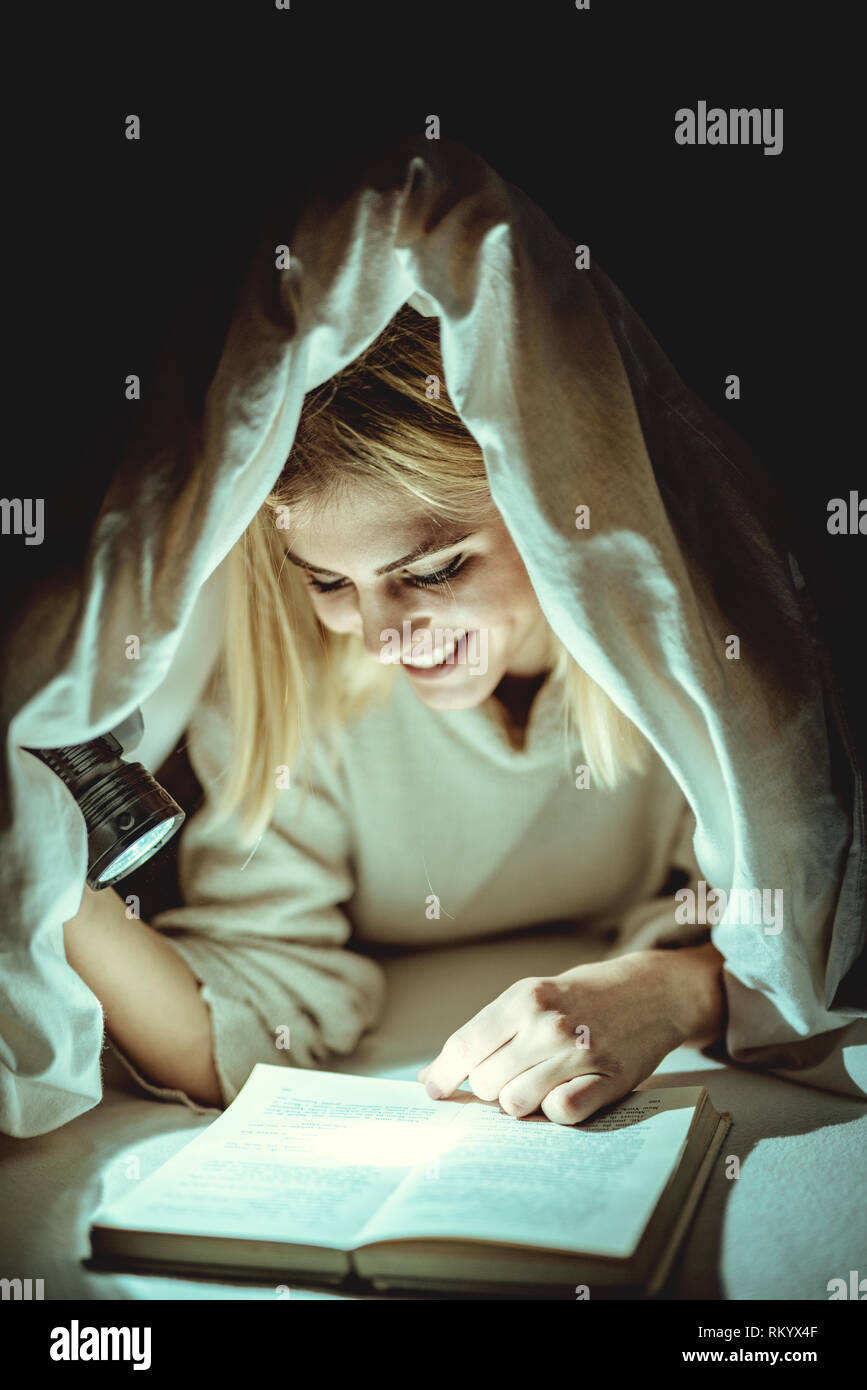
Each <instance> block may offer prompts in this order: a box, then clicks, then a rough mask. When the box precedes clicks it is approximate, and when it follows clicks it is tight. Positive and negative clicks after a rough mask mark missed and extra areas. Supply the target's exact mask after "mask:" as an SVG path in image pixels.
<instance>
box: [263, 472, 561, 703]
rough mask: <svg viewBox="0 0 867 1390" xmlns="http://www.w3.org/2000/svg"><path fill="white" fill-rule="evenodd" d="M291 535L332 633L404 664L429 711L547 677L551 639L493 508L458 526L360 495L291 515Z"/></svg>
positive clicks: (396, 502)
mask: <svg viewBox="0 0 867 1390" xmlns="http://www.w3.org/2000/svg"><path fill="white" fill-rule="evenodd" d="M283 534H285V535H286V537H287V541H288V546H287V557H288V559H289V560H291V561H293V562H294V563H295V564H299V565H301V566H302V568H303V569H304V570H305V576H306V580H307V584H308V587H309V589H310V595H311V598H312V600H313V606H314V609H315V611H316V614H317V617H318V618H319V620H320V622H321V623H322V625H323V626H324V627H326V628H328V629H329V630H330V631H331V632H336V633H355V634H357V635H358V636H359V637H361V638H362V639H363V641H364V645H365V648H366V649H367V651H368V653H369V655H370V656H371V658H372V659H373V660H375V661H386V662H391V661H399V662H401V665H402V669H403V671H404V672H405V673H406V676H407V678H408V679H409V680H410V681H411V682H412V685H413V688H414V689H415V691H416V694H417V695H418V696H419V698H420V699H421V700H422V701H423V702H424V703H425V704H426V705H430V706H431V708H433V709H467V708H469V707H470V706H474V705H478V704H480V703H481V702H482V701H483V700H485V699H487V697H488V696H489V695H491V694H492V693H493V691H494V690H496V688H497V686H498V685H499V683H500V681H501V680H502V679H503V677H504V676H506V675H510V676H535V675H539V674H541V673H542V672H543V671H545V670H547V669H548V667H549V665H550V656H549V642H550V629H549V627H548V624H547V622H546V621H545V618H544V615H543V614H542V610H541V609H540V607H539V604H538V601H537V599H536V594H535V591H534V590H533V586H532V585H531V583H530V579H529V576H528V574H527V571H526V569H525V568H524V564H523V561H522V560H521V557H520V555H519V554H518V552H517V550H516V549H515V546H514V544H513V542H512V538H511V536H510V535H509V532H508V531H507V529H506V526H505V524H504V522H503V519H502V517H501V516H500V513H499V512H498V511H497V509H496V507H495V506H494V504H493V502H491V503H490V506H489V508H488V509H486V511H485V512H484V514H483V515H482V516H481V518H479V516H478V514H476V515H474V516H473V518H472V519H467V520H466V521H464V522H456V523H452V522H449V521H447V520H445V519H443V518H439V517H435V516H432V515H431V513H430V511H429V509H427V508H426V507H425V506H424V504H423V503H421V502H416V501H415V500H414V499H413V498H412V497H411V496H410V495H409V494H404V493H400V494H397V493H395V494H394V495H393V497H392V498H391V499H390V500H383V497H382V496H381V495H380V494H379V493H374V492H373V491H372V490H371V489H368V488H365V487H364V486H362V485H360V484H359V485H355V486H352V487H351V488H347V489H346V490H345V491H342V492H341V493H340V494H339V495H336V496H334V497H333V498H332V497H327V498H325V499H324V500H323V499H319V500H317V501H316V502H315V503H314V502H310V503H303V504H298V505H296V506H293V507H292V508H291V513H290V528H289V530H288V531H287V532H284V533H283ZM420 551H424V552H425V553H424V554H423V555H422V554H420V553H419V552H420Z"/></svg>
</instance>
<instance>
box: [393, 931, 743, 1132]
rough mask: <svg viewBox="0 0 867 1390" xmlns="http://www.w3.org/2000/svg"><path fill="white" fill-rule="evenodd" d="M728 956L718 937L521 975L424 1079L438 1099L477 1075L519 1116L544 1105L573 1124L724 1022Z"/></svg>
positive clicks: (474, 1081)
mask: <svg viewBox="0 0 867 1390" xmlns="http://www.w3.org/2000/svg"><path fill="white" fill-rule="evenodd" d="M721 967H722V957H721V956H720V954H719V952H718V951H717V950H716V948H715V947H714V946H712V945H710V944H707V945H705V946H697V947H683V948H680V949H676V950H646V951H635V952H632V953H630V954H627V955H624V956H619V957H618V958H617V959H615V960H611V961H600V962H597V963H594V964H592V965H579V966H576V967H575V968H574V969H573V970H566V971H564V972H563V973H562V974H561V975H553V976H533V977H531V978H529V979H525V980H518V981H517V983H516V984H514V985H512V986H511V987H510V988H509V989H507V990H505V991H504V992H503V993H502V994H501V995H500V996H499V998H497V999H495V1000H494V1002H493V1003H492V1004H488V1005H487V1006H486V1007H485V1008H484V1009H482V1010H481V1011H480V1012H479V1013H477V1014H476V1016H475V1018H473V1019H471V1020H470V1022H469V1023H466V1024H464V1026H463V1027H462V1028H460V1029H458V1031H457V1032H456V1033H453V1034H452V1036H451V1037H450V1038H449V1039H448V1041H447V1042H446V1044H445V1046H444V1048H443V1050H442V1051H441V1052H440V1054H439V1056H438V1057H437V1058H435V1060H434V1061H433V1062H431V1063H429V1064H428V1066H426V1067H423V1068H422V1070H421V1071H420V1072H419V1073H418V1079H419V1080H420V1081H424V1082H426V1084H427V1090H428V1092H429V1094H430V1095H432V1096H434V1097H435V1098H436V1099H444V1098H445V1097H447V1096H450V1095H451V1094H452V1093H453V1092H454V1091H455V1090H457V1088H458V1087H459V1086H460V1084H461V1082H463V1081H465V1080H466V1079H469V1083H470V1086H471V1087H472V1090H473V1091H474V1092H475V1094H476V1095H477V1096H478V1097H479V1098H480V1100H499V1102H500V1105H501V1106H502V1108H503V1109H504V1110H505V1111H506V1112H507V1113H508V1114H510V1115H515V1116H520V1115H531V1114H533V1112H534V1111H536V1110H538V1109H539V1107H540V1106H541V1108H542V1111H543V1113H544V1114H545V1115H547V1116H548V1119H549V1120H554V1121H555V1122H556V1123H557V1124H564V1125H571V1124H577V1123H579V1122H580V1121H582V1120H586V1119H587V1118H588V1117H589V1116H590V1115H592V1114H593V1113H594V1112H595V1111H596V1110H598V1109H599V1108H600V1106H603V1105H607V1104H609V1103H610V1102H612V1101H615V1100H619V1099H620V1098H621V1097H622V1096H625V1095H628V1093H629V1092H630V1091H631V1090H633V1089H634V1087H635V1086H637V1085H638V1083H639V1082H641V1081H644V1080H646V1078H647V1077H648V1076H650V1075H651V1074H652V1073H653V1072H654V1071H655V1070H656V1068H657V1066H658V1065H659V1063H660V1062H661V1061H662V1059H663V1057H665V1055H666V1054H667V1053H668V1052H671V1051H672V1049H673V1048H675V1047H678V1046H680V1045H681V1044H682V1043H685V1042H694V1043H696V1044H698V1045H705V1044H706V1043H708V1042H710V1041H712V1040H713V1039H715V1038H716V1037H719V1036H720V1034H721V1033H722V1031H723V1030H724V1026H725V1003H724V994H723V988H722V978H721Z"/></svg>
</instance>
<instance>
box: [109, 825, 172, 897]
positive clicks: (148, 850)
mask: <svg viewBox="0 0 867 1390" xmlns="http://www.w3.org/2000/svg"><path fill="white" fill-rule="evenodd" d="M183 819H184V818H183V816H172V817H170V819H169V820H165V821H162V822H161V823H160V824H159V825H153V826H151V828H150V830H146V831H145V833H144V835H140V836H139V838H138V839H137V840H133V842H132V844H131V845H127V847H126V849H125V850H123V851H122V852H121V853H120V854H119V855H118V856H117V858H116V859H112V861H111V863H110V864H108V865H107V867H106V868H105V869H103V871H102V873H101V874H100V875H99V886H100V887H101V888H107V887H108V886H109V884H111V883H114V882H115V881H116V880H117V879H119V878H123V877H124V876H125V875H126V874H128V873H129V872H130V870H131V869H133V868H134V867H135V865H136V864H140V863H142V862H143V861H144V860H145V859H150V857H151V855H152V854H155V853H156V851H157V849H158V848H159V846H160V845H161V844H162V843H163V841H164V840H168V839H169V838H170V836H172V835H173V834H174V833H175V830H176V829H177V828H178V825H179V824H180V822H181V821H182V820H183Z"/></svg>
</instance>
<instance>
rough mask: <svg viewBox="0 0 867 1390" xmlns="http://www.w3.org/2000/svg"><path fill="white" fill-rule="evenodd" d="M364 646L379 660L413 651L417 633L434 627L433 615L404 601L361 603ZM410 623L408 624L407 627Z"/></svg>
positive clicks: (389, 659) (388, 659)
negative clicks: (421, 611) (432, 625)
mask: <svg viewBox="0 0 867 1390" xmlns="http://www.w3.org/2000/svg"><path fill="white" fill-rule="evenodd" d="M359 613H360V619H361V634H362V638H363V641H364V648H365V651H367V653H368V654H369V655H370V656H372V657H374V658H375V660H377V661H381V660H383V659H384V660H386V661H393V660H394V659H395V657H396V654H397V653H398V652H400V653H401V655H406V654H408V653H409V651H410V646H411V641H412V638H413V637H414V636H415V634H416V633H418V632H421V631H422V630H423V629H424V628H426V627H429V626H430V622H431V620H430V617H429V616H428V615H423V614H421V613H420V612H419V610H418V607H417V606H415V605H413V604H412V603H408V602H406V600H404V601H402V602H401V601H394V602H388V601H384V602H379V603H365V602H364V601H363V600H362V601H361V602H360V603H359ZM405 624H406V626H404V625H405Z"/></svg>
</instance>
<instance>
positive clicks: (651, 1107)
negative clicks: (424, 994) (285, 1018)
mask: <svg viewBox="0 0 867 1390" xmlns="http://www.w3.org/2000/svg"><path fill="white" fill-rule="evenodd" d="M730 1123H731V1120H730V1116H728V1115H720V1114H718V1113H717V1112H716V1110H714V1108H713V1106H712V1104H711V1102H710V1098H709V1096H708V1094H707V1091H706V1090H705V1089H704V1087H702V1086H676V1087H671V1088H670V1089H664V1088H663V1089H659V1090H637V1091H633V1092H632V1093H631V1095H629V1096H627V1097H626V1098H625V1099H624V1100H622V1101H620V1102H618V1103H617V1104H616V1105H613V1106H609V1107H607V1108H606V1109H605V1110H604V1111H602V1112H598V1113H597V1114H596V1115H595V1116H593V1117H592V1118H591V1119H590V1120H587V1121H585V1122H584V1123H583V1124H581V1125H574V1126H563V1125H558V1124H554V1123H553V1122H552V1121H550V1120H548V1119H547V1118H546V1117H545V1116H544V1115H542V1114H541V1112H540V1113H538V1114H536V1115H533V1116H529V1117H527V1118H525V1119H515V1118H514V1117H513V1116H510V1115H507V1114H505V1113H504V1112H503V1111H502V1110H501V1109H500V1107H499V1105H498V1104H497V1102H496V1101H493V1102H487V1101H481V1100H479V1099H478V1098H477V1097H476V1096H474V1095H473V1094H472V1093H471V1092H465V1091H459V1092H457V1093H456V1094H455V1096H454V1097H453V1098H452V1099H450V1100H436V1101H435V1100H431V1099H430V1097H429V1096H428V1094H427V1092H426V1091H425V1089H424V1087H423V1086H422V1085H421V1084H420V1083H419V1082H415V1081H381V1080H377V1079H374V1078H369V1077H359V1076H344V1075H342V1074H339V1073H335V1072H323V1071H308V1070H302V1069H298V1068H294V1067H282V1066H266V1065H264V1064H262V1063H260V1064H259V1065H257V1066H256V1067H255V1068H254V1069H253V1071H252V1072H251V1074H250V1077H249V1079H248V1081H247V1082H246V1084H245V1085H244V1087H243V1089H242V1090H241V1091H240V1092H239V1093H238V1095H237V1096H236V1097H235V1099H234V1101H233V1102H232V1104H231V1105H230V1106H229V1107H228V1108H227V1109H226V1110H225V1111H224V1112H223V1114H222V1115H221V1116H220V1117H219V1119H217V1120H215V1121H214V1122H213V1123H212V1124H211V1125H209V1126H208V1128H207V1129H205V1130H203V1131H202V1132H201V1133H200V1134H199V1135H197V1137H196V1138H195V1139H193V1140H191V1141H190V1142H189V1143H188V1144H186V1145H185V1146H184V1147H183V1148H182V1149H181V1150H180V1151H179V1152H178V1153H176V1154H175V1155H174V1157H172V1158H170V1159H169V1160H168V1161H167V1162H166V1163H164V1164H163V1165H162V1166H161V1167H160V1168H158V1169H157V1170H156V1171H155V1172H154V1173H152V1174H151V1175H150V1176H149V1177H147V1178H145V1179H143V1180H142V1181H141V1182H140V1183H139V1185H138V1186H137V1187H136V1188H135V1189H134V1190H133V1191H131V1192H129V1193H128V1194H126V1195H125V1196H123V1197H122V1198H120V1199H119V1200H118V1201H116V1202H114V1203H112V1204H111V1205H109V1206H105V1207H103V1208H102V1209H101V1210H100V1211H99V1212H97V1214H96V1217H95V1220H94V1224H93V1225H92V1227H91V1245H92V1253H93V1261H92V1263H93V1264H94V1265H96V1266H97V1267H109V1268H114V1269H118V1268H122V1269H132V1270H137V1271H141V1272H147V1271H152V1272H156V1271H163V1272H176V1273H186V1274H191V1273H193V1274H198V1275H199V1276H200V1277H202V1276H205V1277H207V1276H208V1275H211V1276H214V1277H222V1278H227V1277H228V1278H231V1277H235V1278H237V1277H238V1276H243V1277H246V1278H256V1279H259V1280H262V1281H265V1282H268V1283H271V1282H273V1283H275V1284H280V1283H285V1282H288V1281H291V1280H292V1279H295V1280H296V1282H298V1283H308V1284H310V1283H313V1284H315V1283H320V1282H328V1283H332V1284H334V1283H342V1282H343V1281H344V1280H346V1279H347V1278H350V1279H351V1282H352V1286H355V1287H357V1286H358V1281H359V1279H360V1280H362V1281H365V1283H366V1285H367V1287H368V1288H373V1289H415V1290H418V1291H425V1290H427V1291H431V1292H435V1291H440V1292H445V1293H448V1292H458V1293H461V1292H463V1293H495V1294H496V1293H499V1294H507V1293H512V1294H519V1295H520V1294H521V1293H524V1294H527V1293H529V1294H542V1295H545V1294H547V1295H548V1296H549V1297H567V1298H575V1297H576V1296H577V1297H588V1296H589V1297H592V1296H594V1294H602V1293H604V1292H605V1291H606V1290H607V1291H608V1292H609V1293H611V1292H612V1291H614V1290H617V1291H618V1292H621V1293H623V1292H630V1291H631V1292H633V1293H645V1294H653V1293H655V1292H657V1291H658V1290H659V1288H660V1287H661V1286H662V1283H663V1282H664V1280H665V1277H666V1274H667V1271H668V1268H669V1266H670V1264H671V1261H672V1259H673V1257H674V1254H675V1252H676V1250H677V1247H678V1244H679V1242H680V1239H681V1237H682V1236H683V1234H684V1232H685V1230H686V1227H687V1224H688V1222H689V1219H690V1217H691V1215H692V1212H693V1210H694V1208H695V1205H696V1203H697V1201H698V1198H699V1196H700V1194H701V1191H702V1188H703V1187H704V1184H705V1181H706V1179H707V1177H708V1174H709V1172H710V1169H711V1166H712V1164H713V1161H714V1159H715V1157H716V1155H717V1153H718V1151H719V1146H720V1144H721V1143H722V1140H723V1137H724V1135H725V1132H726V1130H727V1129H728V1126H729V1124H730ZM579 1285H581V1286H587V1290H588V1292H584V1290H583V1289H582V1290H579V1291H577V1292H576V1286H579ZM363 1287H364V1285H362V1289H363Z"/></svg>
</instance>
